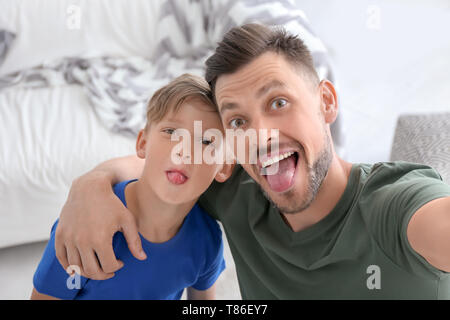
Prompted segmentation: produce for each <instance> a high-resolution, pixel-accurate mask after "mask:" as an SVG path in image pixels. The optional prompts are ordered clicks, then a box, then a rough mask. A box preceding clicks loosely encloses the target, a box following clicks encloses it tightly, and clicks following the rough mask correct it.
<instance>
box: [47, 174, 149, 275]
mask: <svg viewBox="0 0 450 320" xmlns="http://www.w3.org/2000/svg"><path fill="white" fill-rule="evenodd" d="M112 180H113V179H112V177H111V176H110V175H109V174H108V173H107V172H106V171H105V172H103V171H91V172H89V173H87V174H85V175H84V176H81V177H80V178H78V179H76V180H75V181H74V182H73V183H72V187H71V189H70V193H69V197H68V199H67V201H66V203H65V205H64V207H63V209H62V211H61V216H60V219H59V222H58V225H57V228H56V231H55V250H56V256H57V258H58V260H59V262H60V263H61V265H62V266H63V268H64V269H65V270H67V267H68V266H69V265H77V266H79V267H80V271H81V274H82V275H83V276H84V277H87V278H91V279H94V280H105V279H109V278H111V277H113V276H114V272H115V271H117V270H118V269H120V268H121V267H122V266H123V263H122V262H121V261H119V260H117V259H116V256H115V254H114V251H113V247H112V239H113V236H114V234H115V233H116V232H117V231H121V232H123V234H124V236H125V239H126V241H127V243H128V247H129V249H130V251H131V253H132V254H133V256H134V257H136V258H137V259H139V260H144V259H146V255H145V253H144V251H143V250H142V244H141V240H140V237H139V234H138V230H137V225H136V221H135V219H134V216H133V215H132V213H131V212H129V211H128V210H127V209H126V208H125V206H124V205H123V204H122V202H121V201H120V199H119V198H118V197H117V196H116V195H115V194H114V192H113V190H112V187H111V184H112Z"/></svg>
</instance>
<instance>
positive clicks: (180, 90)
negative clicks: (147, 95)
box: [145, 73, 216, 129]
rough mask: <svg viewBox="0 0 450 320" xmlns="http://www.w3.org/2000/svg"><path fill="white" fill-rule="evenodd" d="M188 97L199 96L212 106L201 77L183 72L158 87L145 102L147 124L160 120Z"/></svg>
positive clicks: (207, 86)
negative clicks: (146, 102)
mask: <svg viewBox="0 0 450 320" xmlns="http://www.w3.org/2000/svg"><path fill="white" fill-rule="evenodd" d="M188 98H199V99H201V100H203V101H204V102H205V103H206V104H209V105H211V106H213V107H214V102H213V101H212V96H211V89H210V88H209V85H208V83H207V82H206V80H204V79H203V78H201V77H198V76H195V75H192V74H188V73H185V74H183V75H181V76H179V77H177V78H175V79H174V80H172V81H171V82H170V83H168V84H167V85H165V86H164V87H162V88H160V89H158V90H157V91H156V92H155V93H154V94H153V96H152V97H151V99H150V101H149V102H148V104H147V124H146V126H145V129H147V127H148V126H149V125H150V124H151V123H154V122H159V121H161V120H162V119H163V118H164V117H165V116H166V115H167V114H168V113H170V112H172V111H173V112H177V111H178V110H179V109H180V106H181V104H182V103H183V102H184V101H186V99H188ZM214 110H216V108H214Z"/></svg>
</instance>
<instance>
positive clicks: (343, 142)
mask: <svg viewBox="0 0 450 320" xmlns="http://www.w3.org/2000/svg"><path fill="white" fill-rule="evenodd" d="M250 21H259V22H263V23H267V24H281V25H284V26H285V27H286V28H287V29H288V30H290V31H291V32H294V33H297V34H300V36H301V37H302V38H303V39H304V40H305V42H306V43H307V45H308V46H309V47H310V49H311V51H312V53H313V57H314V60H315V64H316V67H317V70H318V72H319V74H320V76H321V77H327V78H329V79H331V80H332V81H333V82H334V83H335V84H336V85H337V89H338V90H337V92H338V96H339V104H340V105H339V107H340V115H339V117H338V121H337V123H336V124H335V125H334V126H333V128H332V129H333V130H332V134H333V137H334V140H335V145H336V150H337V152H338V154H339V155H340V156H341V157H343V158H344V159H345V160H347V161H350V162H365V163H375V162H380V161H391V160H405V161H413V162H420V163H425V164H429V165H432V166H433V167H435V168H436V169H437V170H438V171H439V172H440V173H441V175H442V177H443V179H444V180H446V181H447V182H448V183H450V168H449V163H450V58H449V57H450V37H449V35H448V34H449V31H450V0H428V1H425V0H371V1H366V0H339V1H338V0H320V1H317V0H315V1H313V0H296V1H234V0H217V1H216V0H213V1H187V0H179V1H177V0H173V1H170V0H168V1H162V0H161V1H122V0H109V1H104V0H90V1H82V0H78V1H77V0H73V1H68V0H58V1H57V0H36V1H20V0H18V1H14V0H0V120H1V124H2V125H1V126H0V203H1V204H2V205H1V206H0V299H28V298H29V296H30V293H31V289H32V276H33V273H34V271H35V269H36V266H37V264H38V262H39V260H40V258H41V255H42V252H43V250H44V248H45V245H46V240H47V239H48V236H49V232H50V228H51V225H52V224H53V222H54V220H55V219H56V218H57V217H58V215H59V212H60V210H61V207H62V205H63V204H64V201H65V198H66V196H67V193H68V190H69V187H70V183H71V181H72V180H73V179H74V178H75V177H77V176H79V175H81V174H82V173H84V172H86V171H87V170H89V169H91V168H92V167H94V166H95V165H96V164H98V163H99V162H101V161H104V160H106V159H110V158H112V157H116V156H122V155H128V154H132V153H134V143H135V133H136V130H137V129H138V128H140V126H141V125H142V122H143V119H144V118H143V110H144V106H145V101H146V99H147V97H148V96H149V95H150V94H151V93H152V92H153V91H154V90H155V89H156V88H158V87H159V86H161V85H162V84H165V83H166V82H167V81H169V80H170V79H171V78H173V77H175V76H177V75H179V74H181V73H183V72H192V73H196V74H200V75H202V74H203V62H204V60H205V59H206V58H207V57H208V56H209V55H210V54H211V52H212V50H213V49H214V46H215V43H217V41H219V40H220V39H221V37H222V35H223V33H224V32H226V31H227V30H228V29H229V28H231V27H233V26H234V25H239V24H242V23H244V22H250ZM225 255H226V256H225V258H226V260H227V270H226V271H225V272H224V273H223V274H222V275H221V277H220V278H219V280H218V281H219V283H218V294H217V296H218V298H219V299H240V293H239V287H238V283H237V278H236V272H235V269H234V264H233V260H232V257H231V254H230V252H229V249H228V247H226V253H225Z"/></svg>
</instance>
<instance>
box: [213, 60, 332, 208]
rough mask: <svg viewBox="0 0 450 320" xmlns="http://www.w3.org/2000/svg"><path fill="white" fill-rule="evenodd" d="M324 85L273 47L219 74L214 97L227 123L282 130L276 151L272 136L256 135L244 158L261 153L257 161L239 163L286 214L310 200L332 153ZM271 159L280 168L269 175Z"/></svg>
mask: <svg viewBox="0 0 450 320" xmlns="http://www.w3.org/2000/svg"><path fill="white" fill-rule="evenodd" d="M322 85H323V84H322V83H321V84H320V85H317V84H314V83H313V82H312V80H310V79H309V78H308V76H306V75H302V73H301V72H300V71H299V70H297V69H296V68H295V67H294V66H293V65H292V64H290V63H289V62H288V61H287V60H286V59H285V58H284V57H283V56H281V55H279V54H276V53H272V52H267V53H265V54H263V55H261V56H260V57H258V58H256V59H255V60H253V61H252V62H250V63H249V64H247V65H245V66H244V67H242V68H241V69H239V70H238V71H236V72H234V73H232V74H225V75H221V76H220V77H219V78H218V80H217V83H216V91H215V97H216V101H217V104H218V107H219V111H220V115H221V119H222V123H223V125H224V128H226V129H243V130H248V129H253V130H256V132H257V133H259V132H260V131H259V130H260V129H265V130H268V131H270V130H272V129H278V130H279V146H278V152H276V153H275V152H271V148H272V149H274V146H272V145H271V144H272V143H273V139H272V140H271V139H270V138H268V139H266V140H264V141H263V142H261V141H259V139H258V140H257V141H259V144H256V145H251V143H249V144H248V145H247V148H246V152H247V155H246V159H250V158H251V157H250V153H252V152H258V163H257V164H249V162H248V161H247V162H246V163H242V162H241V164H242V166H243V167H244V169H245V170H246V171H247V173H248V174H249V175H250V176H251V177H252V178H253V179H254V180H255V181H256V182H257V183H258V184H259V185H260V186H261V188H262V189H263V191H264V193H265V194H266V196H267V197H268V198H270V200H271V201H272V202H273V203H274V204H275V205H276V206H277V207H278V208H279V209H280V211H281V212H283V213H296V212H299V211H302V210H304V209H306V208H307V207H308V206H309V205H310V203H311V202H312V200H313V199H314V197H315V195H316V193H317V191H318V189H319V187H320V185H321V183H322V181H323V179H324V178H325V176H326V174H327V172H328V168H329V167H330V164H331V161H332V158H333V149H332V143H331V139H330V137H329V134H328V132H329V129H328V126H327V124H326V121H325V118H324V110H323V109H324V108H323V105H324V104H323V101H322V94H321V92H322V90H321V87H322ZM267 136H268V137H270V132H269V134H268V135H267ZM263 144H264V145H263ZM262 150H267V152H262ZM275 150H276V149H275ZM277 155H278V156H279V157H278V158H275V157H276V156H277ZM280 156H281V157H280ZM283 157H285V158H284V159H282V160H280V161H277V160H279V159H280V158H283ZM267 160H269V161H267ZM270 160H275V163H274V164H276V165H278V170H277V171H276V172H277V173H276V174H272V175H265V174H264V171H265V170H261V169H262V168H265V169H266V170H267V171H268V169H270V166H271V165H270V163H271V161H270ZM272 165H273V164H272ZM267 171H266V172H267Z"/></svg>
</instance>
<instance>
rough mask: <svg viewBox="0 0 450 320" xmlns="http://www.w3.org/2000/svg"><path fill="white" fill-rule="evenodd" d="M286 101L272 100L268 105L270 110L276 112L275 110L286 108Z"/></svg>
mask: <svg viewBox="0 0 450 320" xmlns="http://www.w3.org/2000/svg"><path fill="white" fill-rule="evenodd" d="M286 104H287V101H286V100H285V99H276V100H273V101H272V103H271V104H270V109H273V110H276V109H280V108H283V107H284V106H286Z"/></svg>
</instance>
